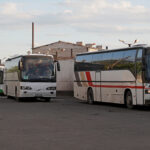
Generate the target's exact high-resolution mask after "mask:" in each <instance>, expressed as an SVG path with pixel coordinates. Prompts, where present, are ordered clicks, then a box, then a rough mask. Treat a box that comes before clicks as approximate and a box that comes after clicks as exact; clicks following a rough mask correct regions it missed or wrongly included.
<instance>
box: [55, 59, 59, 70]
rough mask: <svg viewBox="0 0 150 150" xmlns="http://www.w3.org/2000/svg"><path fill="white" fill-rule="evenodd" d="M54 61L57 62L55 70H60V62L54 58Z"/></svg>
mask: <svg viewBox="0 0 150 150" xmlns="http://www.w3.org/2000/svg"><path fill="white" fill-rule="evenodd" d="M54 62H55V63H56V64H57V71H60V63H59V61H57V60H55V61H54Z"/></svg>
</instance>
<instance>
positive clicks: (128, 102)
mask: <svg viewBox="0 0 150 150" xmlns="http://www.w3.org/2000/svg"><path fill="white" fill-rule="evenodd" d="M125 104H126V107H127V108H129V109H133V108H134V106H133V100H132V93H131V91H127V92H126V94H125Z"/></svg>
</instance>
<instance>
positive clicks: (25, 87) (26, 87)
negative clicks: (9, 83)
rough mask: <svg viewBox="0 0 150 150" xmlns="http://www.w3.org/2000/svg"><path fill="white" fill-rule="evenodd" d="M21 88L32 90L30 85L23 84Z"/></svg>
mask: <svg viewBox="0 0 150 150" xmlns="http://www.w3.org/2000/svg"><path fill="white" fill-rule="evenodd" d="M20 88H21V90H32V88H31V87H30V86H21V87H20Z"/></svg>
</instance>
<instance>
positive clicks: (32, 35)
mask: <svg viewBox="0 0 150 150" xmlns="http://www.w3.org/2000/svg"><path fill="white" fill-rule="evenodd" d="M33 49H34V22H32V53H33Z"/></svg>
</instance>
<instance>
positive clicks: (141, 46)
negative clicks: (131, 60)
mask: <svg viewBox="0 0 150 150" xmlns="http://www.w3.org/2000/svg"><path fill="white" fill-rule="evenodd" d="M137 48H138V49H139V48H150V46H147V45H146V44H142V45H141V44H140V45H135V46H132V47H126V48H117V49H111V50H101V51H94V52H85V53H79V54H77V56H80V55H86V54H89V55H90V54H97V53H107V52H112V51H122V50H131V49H133V50H134V49H137Z"/></svg>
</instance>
